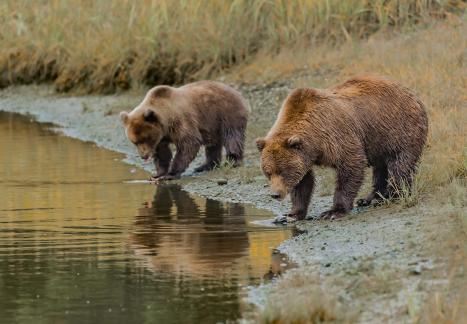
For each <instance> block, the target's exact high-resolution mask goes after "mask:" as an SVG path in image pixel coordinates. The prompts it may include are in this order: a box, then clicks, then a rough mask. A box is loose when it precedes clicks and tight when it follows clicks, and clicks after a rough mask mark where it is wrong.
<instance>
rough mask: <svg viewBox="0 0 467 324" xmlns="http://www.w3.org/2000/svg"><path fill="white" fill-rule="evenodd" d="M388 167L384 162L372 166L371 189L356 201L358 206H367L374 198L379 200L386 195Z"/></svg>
mask: <svg viewBox="0 0 467 324" xmlns="http://www.w3.org/2000/svg"><path fill="white" fill-rule="evenodd" d="M387 187H388V167H387V165H386V164H385V163H384V164H383V163H382V164H380V165H378V166H374V167H373V190H372V191H371V193H370V194H369V195H368V196H367V197H366V198H363V199H359V200H358V201H357V205H358V206H361V207H363V206H369V205H371V202H372V201H373V200H375V199H376V201H377V202H380V201H381V200H383V199H386V198H387V197H388V189H387Z"/></svg>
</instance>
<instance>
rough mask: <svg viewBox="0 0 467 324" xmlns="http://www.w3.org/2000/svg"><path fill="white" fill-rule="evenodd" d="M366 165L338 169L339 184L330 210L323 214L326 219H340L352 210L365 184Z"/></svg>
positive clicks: (357, 163)
mask: <svg viewBox="0 0 467 324" xmlns="http://www.w3.org/2000/svg"><path fill="white" fill-rule="evenodd" d="M355 162H356V161H355ZM365 165H366V163H364V162H362V161H360V162H356V163H355V164H353V165H343V166H340V167H339V168H337V183H336V190H335V193H334V198H333V206H332V208H331V209H330V210H328V211H325V212H324V213H322V214H321V218H324V219H331V220H332V219H338V218H341V217H343V216H345V214H346V213H348V212H349V211H351V210H352V208H353V201H354V199H355V197H356V196H357V193H358V190H359V189H360V186H361V185H362V182H363V177H364V170H365Z"/></svg>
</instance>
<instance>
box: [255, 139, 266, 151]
mask: <svg viewBox="0 0 467 324" xmlns="http://www.w3.org/2000/svg"><path fill="white" fill-rule="evenodd" d="M255 142H256V147H257V148H258V151H260V152H261V151H262V150H263V149H264V147H265V146H266V141H265V140H264V138H257V139H256V141H255Z"/></svg>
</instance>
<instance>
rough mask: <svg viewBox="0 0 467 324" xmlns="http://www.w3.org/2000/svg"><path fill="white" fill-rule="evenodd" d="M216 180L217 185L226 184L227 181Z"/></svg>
mask: <svg viewBox="0 0 467 324" xmlns="http://www.w3.org/2000/svg"><path fill="white" fill-rule="evenodd" d="M216 182H217V184H218V185H219V186H223V185H226V184H227V182H228V181H227V179H218V180H216Z"/></svg>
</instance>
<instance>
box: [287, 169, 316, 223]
mask: <svg viewBox="0 0 467 324" xmlns="http://www.w3.org/2000/svg"><path fill="white" fill-rule="evenodd" d="M314 186H315V176H314V174H313V171H310V172H308V173H307V174H305V176H304V177H303V179H302V180H301V181H300V182H299V183H298V185H297V186H295V187H294V188H293V189H292V191H291V192H290V198H291V200H292V210H291V211H290V213H288V214H286V216H289V217H292V218H295V219H297V220H302V219H304V218H305V217H306V214H307V212H308V206H309V205H310V199H311V195H312V193H313V189H314Z"/></svg>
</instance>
